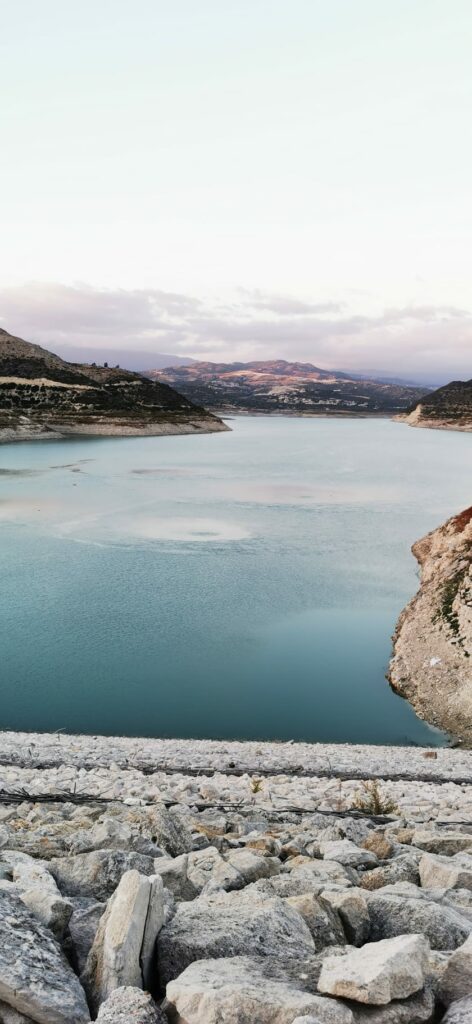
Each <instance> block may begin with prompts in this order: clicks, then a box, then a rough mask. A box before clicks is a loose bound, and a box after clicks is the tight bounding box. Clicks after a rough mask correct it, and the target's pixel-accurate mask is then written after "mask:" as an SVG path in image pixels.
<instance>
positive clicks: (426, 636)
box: [389, 508, 472, 745]
mask: <svg viewBox="0 0 472 1024" xmlns="http://www.w3.org/2000/svg"><path fill="white" fill-rule="evenodd" d="M412 550H413V554H414V555H415V556H416V558H417V559H418V562H419V563H420V566H421V586H420V589H419V591H418V593H417V595H416V596H415V597H414V598H413V600H412V601H410V604H408V605H407V607H406V608H405V609H404V611H403V612H402V615H401V616H400V619H399V621H398V624H397V628H396V631H395V635H394V654H393V658H392V660H391V662H390V669H389V679H390V682H391V685H392V687H393V689H394V690H396V691H397V693H400V694H401V695H402V696H403V697H406V698H407V700H409V701H410V702H411V703H412V704H413V707H414V708H415V710H416V712H417V714H418V715H420V717H421V718H425V719H427V721H428V722H431V724H433V725H436V726H439V727H440V728H442V729H445V730H447V731H448V732H450V733H451V734H452V735H453V736H454V737H456V738H458V739H460V740H462V741H463V742H465V743H467V744H468V745H470V744H471V743H472V508H469V509H466V510H465V511H464V512H462V513H461V514H460V515H457V516H453V518H452V519H449V520H448V521H447V522H446V523H445V524H444V526H441V527H439V529H437V530H433V531H432V533H429V534H428V535H427V536H426V537H424V538H423V539H422V540H420V541H418V542H417V543H416V544H414V546H413V549H412Z"/></svg>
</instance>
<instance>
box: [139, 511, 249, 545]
mask: <svg viewBox="0 0 472 1024" xmlns="http://www.w3.org/2000/svg"><path fill="white" fill-rule="evenodd" d="M125 531H126V532H127V533H131V534H133V536H135V537H141V538H143V539H144V540H174V541H181V542H187V543H188V542H192V543H194V542H199V543H211V542H213V543H214V542H215V541H216V542H218V543H221V542H222V541H235V540H248V539H249V537H250V536H251V534H250V533H249V531H248V530H246V529H245V528H244V527H243V526H240V525H239V524H238V523H233V522H227V521H226V520H224V519H206V518H201V519H200V518H193V517H192V518H185V517H183V516H182V517H178V516H177V517H174V516H172V517H168V518H167V517H163V516H156V517H152V518H151V517H147V518H138V519H135V520H133V521H132V522H130V523H129V524H127V526H126V527H125Z"/></svg>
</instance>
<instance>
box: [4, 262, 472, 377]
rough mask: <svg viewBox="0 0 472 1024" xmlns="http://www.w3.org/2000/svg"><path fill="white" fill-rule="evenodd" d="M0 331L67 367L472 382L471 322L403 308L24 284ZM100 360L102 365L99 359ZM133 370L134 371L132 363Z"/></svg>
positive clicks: (452, 310) (440, 310)
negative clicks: (170, 365)
mask: <svg viewBox="0 0 472 1024" xmlns="http://www.w3.org/2000/svg"><path fill="white" fill-rule="evenodd" d="M0 325H2V326H3V327H5V328H6V329H8V330H10V331H11V332H12V333H16V334H18V335H20V336H21V337H25V338H27V339H29V340H31V341H35V342H39V344H42V345H44V346H46V347H48V348H51V349H52V350H53V351H54V350H56V351H59V352H60V353H61V354H62V355H65V356H66V357H67V352H68V350H69V349H71V350H72V349H73V350H74V357H73V358H77V350H78V349H79V350H80V349H83V350H84V352H85V350H86V351H87V356H86V358H90V352H91V351H93V349H94V347H96V349H97V351H100V352H103V351H104V350H112V349H114V350H116V349H119V350H120V351H122V352H123V353H124V357H123V359H122V360H121V361H122V362H124V359H125V358H126V359H127V360H128V365H130V366H133V358H134V359H135V360H136V358H137V355H138V353H139V355H140V366H141V367H143V359H144V360H145V358H146V357H145V353H146V352H147V353H149V362H148V365H149V366H150V367H151V366H152V364H153V354H157V353H158V352H163V351H164V352H170V353H174V354H175V355H180V356H183V355H185V356H192V357H194V358H197V359H198V358H204V359H211V358H215V359H218V360H224V361H233V360H245V359H264V358H267V359H268V358H274V357H279V358H280V357H285V358H288V359H302V360H304V361H310V362H313V363H315V364H319V365H321V366H323V367H326V368H333V369H347V370H352V371H358V372H362V370H363V369H365V367H369V368H370V369H371V370H373V369H375V370H376V371H377V372H379V373H389V374H395V375H403V376H410V377H412V378H416V379H422V380H427V379H433V378H434V379H438V380H441V379H444V380H446V379H451V378H452V377H470V376H472V365H471V352H472V316H471V314H470V313H469V312H468V311H467V310H464V309H460V308H456V307H454V306H447V305H443V306H440V305H437V306H404V307H401V308H389V309H385V310H384V311H383V312H382V313H380V314H378V315H375V316H374V315H368V314H362V313H352V312H350V311H349V310H348V309H347V308H346V307H345V306H343V305H340V304H339V303H336V302H323V303H321V302H320V303H316V302H304V301H302V300H298V299H296V298H290V297H287V296H284V295H276V294H272V293H269V292H263V291H260V290H255V291H248V290H245V289H238V290H237V291H236V292H235V296H234V299H233V301H231V302H229V303H228V302H223V301H220V302H218V301H216V302H215V301H213V302H209V301H205V300H203V299H200V298H195V297H193V296H190V295H184V294H179V293H173V292H166V291H162V290H159V289H135V290H126V289H98V288H93V287H91V286H90V285H86V284H76V285H74V286H66V285H62V284H55V283H50V284H48V283H38V282H36V283H32V284H28V285H23V286H21V287H16V288H3V289H1V288H0ZM101 358H103V357H101ZM135 365H136V363H135Z"/></svg>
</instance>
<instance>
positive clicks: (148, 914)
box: [82, 871, 163, 1009]
mask: <svg viewBox="0 0 472 1024" xmlns="http://www.w3.org/2000/svg"><path fill="white" fill-rule="evenodd" d="M153 901H154V902H153ZM162 921H163V900H162V880H161V878H159V879H156V878H153V879H150V878H147V877H146V876H144V875H140V874H139V872H138V871H127V872H126V874H125V875H123V877H122V879H121V881H120V883H119V885H118V888H117V889H116V892H115V893H114V895H113V896H112V897H111V899H110V901H109V903H108V906H107V909H106V911H105V913H104V914H103V916H102V918H101V920H100V923H99V926H98V930H97V934H96V936H95V939H94V943H93V946H92V949H91V950H90V953H89V956H88V958H87V963H86V965H85V970H84V972H83V975H82V981H83V984H84V986H85V989H86V991H87V994H88V997H89V1002H90V1004H91V1006H92V1007H94V1008H95V1009H97V1008H98V1007H99V1006H100V1003H102V1002H103V1001H104V1000H105V999H107V998H108V996H109V995H110V994H111V992H113V991H114V989H116V988H120V987H121V986H124V985H126V986H131V987H134V988H142V987H143V983H144V976H145V977H146V981H148V980H149V974H150V972H151V965H152V957H153V953H154V946H155V941H156V938H157V932H158V930H159V928H160V926H161V924H162Z"/></svg>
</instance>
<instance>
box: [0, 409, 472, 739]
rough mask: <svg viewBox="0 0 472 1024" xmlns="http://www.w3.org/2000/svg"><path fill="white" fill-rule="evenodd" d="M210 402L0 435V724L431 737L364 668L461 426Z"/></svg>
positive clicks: (454, 462)
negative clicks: (169, 433)
mask: <svg viewBox="0 0 472 1024" xmlns="http://www.w3.org/2000/svg"><path fill="white" fill-rule="evenodd" d="M230 422H231V426H232V428H233V431H232V433H227V434H215V435H208V436H200V437H198V436H190V437H164V438H129V439H128V438H126V439H87V440H84V439H80V440H68V441H48V442H34V443H22V444H14V445H3V446H1V447H0V572H1V589H0V630H1V664H0V674H1V675H0V695H1V701H0V728H15V729H31V730H33V729H34V730H35V729H38V730H54V729H65V730H67V731H74V732H88V733H108V734H120V733H121V734H128V735H147V736H181V737H211V738H247V739H250V738H263V739H274V738H279V739H305V740H321V741H330V740H332V741H353V742H369V743H419V744H428V745H431V744H440V743H442V742H444V739H443V737H441V736H440V735H439V734H438V733H436V732H433V731H432V730H430V729H429V728H428V726H427V725H425V723H423V722H421V721H420V720H419V719H417V718H416V716H415V714H414V712H413V711H412V710H411V708H410V707H409V705H408V704H407V703H406V702H404V701H403V700H401V698H399V697H397V696H395V695H394V694H393V693H392V692H391V690H390V688H389V686H388V684H387V682H386V681H385V671H386V668H387V664H388V659H389V654H390V646H391V645H390V636H391V633H392V630H393V628H394V625H395V621H396V618H397V616H398V614H399V612H400V611H401V609H402V607H403V605H404V604H405V602H406V601H407V600H408V599H409V598H410V597H411V595H412V594H413V593H414V592H415V590H416V588H417V568H416V563H415V561H414V559H413V557H412V555H411V554H410V545H411V543H412V542H413V541H414V540H416V539H417V538H419V537H421V536H422V535H423V534H424V533H425V532H427V531H428V530H429V529H432V528H433V527H435V526H436V525H439V524H440V523H441V522H442V521H443V520H444V519H446V518H447V517H448V516H449V515H452V514H454V513H456V512H459V511H460V510H461V508H463V507H465V506H467V505H469V504H470V497H471V495H470V480H471V475H472V474H471V470H472V437H471V435H467V434H463V433H455V432H447V431H432V430H419V429H416V430H415V429H411V428H410V427H408V426H406V425H403V424H396V423H392V422H390V421H388V420H383V419H381V420H356V419H353V420H342V419H333V420H328V419H297V418H283V417H240V418H236V419H234V420H232V421H230Z"/></svg>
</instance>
